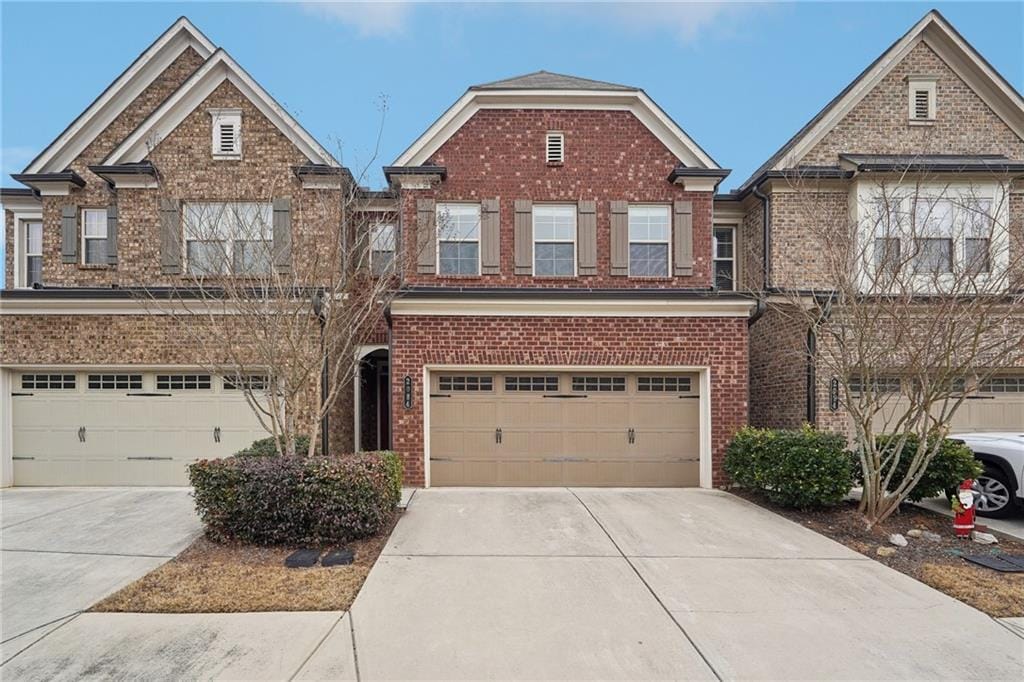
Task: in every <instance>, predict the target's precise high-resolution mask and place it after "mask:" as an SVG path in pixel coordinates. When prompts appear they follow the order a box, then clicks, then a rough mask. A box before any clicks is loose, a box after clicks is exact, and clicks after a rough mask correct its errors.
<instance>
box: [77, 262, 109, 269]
mask: <svg viewBox="0 0 1024 682" xmlns="http://www.w3.org/2000/svg"><path fill="white" fill-rule="evenodd" d="M116 267H117V266H116V265H110V264H109V263H79V264H78V269H79V270H113V269H115V268H116Z"/></svg>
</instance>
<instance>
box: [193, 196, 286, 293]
mask: <svg viewBox="0 0 1024 682" xmlns="http://www.w3.org/2000/svg"><path fill="white" fill-rule="evenodd" d="M188 204H224V205H225V206H228V205H231V204H256V205H261V204H262V205H264V206H267V207H269V209H270V210H269V211H268V212H267V214H268V215H269V217H270V222H268V223H267V228H268V229H269V230H270V237H269V238H268V239H265V240H263V241H266V242H268V243H269V244H270V249H271V253H273V248H274V206H273V204H272V203H271V202H267V201H213V200H211V201H183V202H181V209H180V218H181V262H182V265H183V270H182V274H183V275H185V276H187V277H229V276H239V277H246V276H247V273H234V272H230V271H229V272H216V273H209V274H199V273H193V272H192V270H191V264H190V261H189V257H188V243H189V242H190V241H204V240H201V239H189V236H188V225H186V224H185V208H186V206H187V205H188ZM225 210H227V209H225ZM225 241H226V242H227V245H228V248H227V258H226V262H227V263H228V264H229V265H230V266H231V269H232V270H233V269H234V264H235V242H236V241H245V240H239V239H237V238H236V236H235V235H230V236H229V237H228V238H227V239H226V240H225ZM273 270H274V263H273V257H272V256H271V262H270V270H269V271H268V272H255V273H252V274H254V275H256V276H260V275H266V274H269V272H272V271H273Z"/></svg>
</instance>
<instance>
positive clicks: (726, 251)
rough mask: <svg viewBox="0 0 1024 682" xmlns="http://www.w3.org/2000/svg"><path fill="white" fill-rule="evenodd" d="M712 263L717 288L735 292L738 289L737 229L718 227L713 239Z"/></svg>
mask: <svg viewBox="0 0 1024 682" xmlns="http://www.w3.org/2000/svg"><path fill="white" fill-rule="evenodd" d="M711 249H712V261H713V262H714V266H715V288H716V289H718V290H720V291H733V290H734V289H735V288H736V228H735V227H732V226H731V225H730V226H728V227H726V226H716V227H715V229H714V235H713V238H712V245H711Z"/></svg>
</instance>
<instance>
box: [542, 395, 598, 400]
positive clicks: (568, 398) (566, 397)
mask: <svg viewBox="0 0 1024 682" xmlns="http://www.w3.org/2000/svg"><path fill="white" fill-rule="evenodd" d="M541 397H542V398H560V399H562V400H571V399H573V398H586V397H587V396H585V395H543V396H541Z"/></svg>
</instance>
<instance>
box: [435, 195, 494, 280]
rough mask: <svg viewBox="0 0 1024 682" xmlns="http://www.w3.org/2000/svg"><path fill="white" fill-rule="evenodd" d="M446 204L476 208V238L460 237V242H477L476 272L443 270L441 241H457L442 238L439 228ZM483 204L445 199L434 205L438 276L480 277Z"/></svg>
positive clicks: (436, 269)
mask: <svg viewBox="0 0 1024 682" xmlns="http://www.w3.org/2000/svg"><path fill="white" fill-rule="evenodd" d="M446 206H472V207H474V208H476V216H477V218H476V239H460V240H458V242H459V243H464V242H476V245H477V248H476V272H475V273H468V274H466V273H456V272H441V242H455V241H456V240H454V239H442V238H441V230H440V229H439V228H438V225H439V224H440V220H439V218H440V217H441V216H442V215H444V211H442V210H441V209H442V208H444V207H446ZM483 215H484V212H483V206H481V205H480V204H477V203H473V202H471V201H445V202H441V203H438V204H437V205H436V206H434V274H435V276H436V277H480V275H481V272H482V270H481V268H482V264H481V261H482V260H483V254H482V253H481V248H482V246H483V245H482V244H481V237H482V236H483V233H482V230H483V225H482V221H483Z"/></svg>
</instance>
